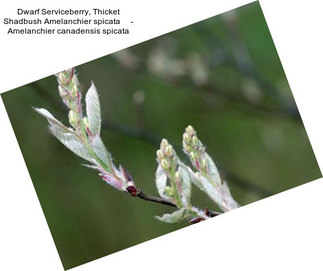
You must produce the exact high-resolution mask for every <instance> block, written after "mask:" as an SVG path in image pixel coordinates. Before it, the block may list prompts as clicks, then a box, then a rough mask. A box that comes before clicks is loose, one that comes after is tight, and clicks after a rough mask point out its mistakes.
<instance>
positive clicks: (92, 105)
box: [85, 82, 101, 135]
mask: <svg viewBox="0 0 323 271" xmlns="http://www.w3.org/2000/svg"><path fill="white" fill-rule="evenodd" d="M85 102H86V115H87V118H88V120H89V128H90V131H91V132H92V133H93V134H94V135H99V134H100V129H101V110H100V102H99V95H98V93H97V91H96V87H95V86H94V84H93V82H92V84H91V86H90V88H89V90H88V92H87V93H86V95H85Z"/></svg>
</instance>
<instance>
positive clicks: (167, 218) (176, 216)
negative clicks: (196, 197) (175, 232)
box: [156, 208, 185, 223]
mask: <svg viewBox="0 0 323 271" xmlns="http://www.w3.org/2000/svg"><path fill="white" fill-rule="evenodd" d="M156 218H157V219H158V220H160V221H162V222H166V223H176V222H179V221H181V220H183V219H184V218H185V209H183V208H182V209H179V210H177V211H175V212H173V213H171V214H164V215H163V216H162V217H160V216H156Z"/></svg>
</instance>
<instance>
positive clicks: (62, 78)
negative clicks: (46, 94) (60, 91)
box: [56, 71, 69, 85]
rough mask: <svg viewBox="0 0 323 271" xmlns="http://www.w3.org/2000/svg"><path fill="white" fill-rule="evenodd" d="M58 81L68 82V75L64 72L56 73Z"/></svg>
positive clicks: (63, 83)
mask: <svg viewBox="0 0 323 271" xmlns="http://www.w3.org/2000/svg"><path fill="white" fill-rule="evenodd" d="M56 76H57V79H58V82H59V83H60V84H62V85H66V84H67V83H68V82H69V77H68V75H67V74H66V72H64V71H63V72H59V73H58V74H57V75H56Z"/></svg>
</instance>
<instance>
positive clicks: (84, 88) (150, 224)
mask: <svg viewBox="0 0 323 271" xmlns="http://www.w3.org/2000/svg"><path fill="white" fill-rule="evenodd" d="M48 53H49V54H50V53H51V51H48ZM1 98H2V99H3V102H4V105H5V108H6V110H7V113H8V116H9V119H10V122H11V125H12V127H13V130H14V133H15V136H16V138H17V142H18V144H19V147H20V150H21V152H22V155H23V158H24V161H25V163H26V166H27V168H28V172H29V174H30V178H31V180H32V183H33V186H34V188H35V191H36V193H37V197H38V199H39V202H40V204H41V207H42V210H43V213H44V216H45V218H46V221H47V224H48V227H49V230H50V232H51V235H52V237H53V240H54V242H55V245H56V248H57V251H58V254H59V256H60V259H61V261H62V264H63V266H64V269H70V268H73V267H76V266H79V265H81V264H84V263H87V262H90V261H92V260H95V259H98V258H100V257H103V256H106V255H109V254H112V253H114V252H117V251H120V250H122V249H125V248H128V247H131V246H134V245H137V244H140V243H142V242H145V241H148V240H151V239H153V238H156V237H159V236H162V235H164V234H167V233H170V232H173V231H175V230H178V229H181V228H183V227H186V226H189V225H192V224H196V223H204V222H203V221H205V220H208V219H215V220H216V219H217V216H222V215H225V214H224V213H226V212H230V211H233V210H234V209H237V208H240V207H243V206H245V205H248V204H250V203H253V202H255V201H258V200H261V199H264V198H267V197H269V196H272V195H275V194H277V193H280V192H283V191H285V190H288V189H291V188H294V187H297V186H299V185H302V184H305V183H307V182H310V181H313V180H315V179H317V178H320V177H322V174H321V171H320V169H319V166H318V163H317V161H316V158H315V155H314V153H313V150H312V146H311V144H310V141H309V138H308V135H307V133H306V130H305V128H304V125H303V122H302V119H301V116H300V114H299V111H298V108H297V106H296V103H295V100H294V97H293V95H292V92H291V89H290V86H289V83H288V81H287V78H286V75H285V73H284V70H283V67H282V65H281V62H280V59H279V56H278V53H277V51H276V48H275V45H274V43H273V40H272V37H271V35H270V32H269V29H268V26H267V24H266V20H265V18H264V15H263V13H262V10H261V7H260V5H259V3H258V2H253V3H250V4H247V5H245V6H242V7H239V8H236V9H234V10H231V11H228V12H226V13H223V14H220V15H217V16H214V17H211V18H208V19H206V20H203V21H200V22H197V23H195V24H192V25H188V26H186V27H184V28H181V29H178V30H175V31H173V32H170V33H167V34H165V35H162V36H159V37H156V38H153V39H150V40H147V41H145V42H142V43H140V44H137V45H134V46H132V47H129V48H126V49H123V50H121V51H118V52H115V53H112V54H110V55H107V56H103V57H101V58H98V59H95V60H93V61H90V62H87V63H84V64H81V65H78V66H76V67H66V69H65V70H63V71H57V73H56V74H53V75H51V76H49V77H46V78H43V79H41V80H38V81H35V82H32V83H30V84H27V85H24V86H22V87H19V88H16V89H13V90H10V91H7V92H4V93H2V94H1ZM26 181H29V180H26ZM188 244H189V241H188Z"/></svg>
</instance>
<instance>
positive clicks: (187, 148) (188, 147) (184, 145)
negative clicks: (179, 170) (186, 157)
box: [183, 141, 192, 153]
mask: <svg viewBox="0 0 323 271" xmlns="http://www.w3.org/2000/svg"><path fill="white" fill-rule="evenodd" d="M183 149H184V151H185V152H187V153H189V152H191V151H192V148H191V146H190V145H188V144H187V143H186V142H185V141H183Z"/></svg>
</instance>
